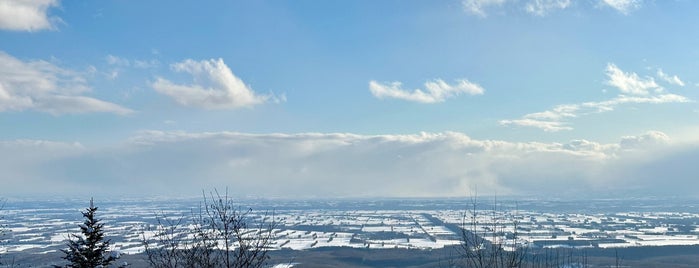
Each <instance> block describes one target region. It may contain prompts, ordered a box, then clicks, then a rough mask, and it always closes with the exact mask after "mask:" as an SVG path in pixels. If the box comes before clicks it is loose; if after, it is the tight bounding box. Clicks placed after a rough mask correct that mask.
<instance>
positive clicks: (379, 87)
mask: <svg viewBox="0 0 699 268" xmlns="http://www.w3.org/2000/svg"><path fill="white" fill-rule="evenodd" d="M424 86H425V88H424V89H414V90H412V91H410V90H405V89H403V84H402V83H401V82H391V83H380V82H377V81H373V80H372V81H369V91H371V94H372V95H374V97H376V98H379V99H386V98H392V99H401V100H406V101H413V102H420V103H437V102H444V101H445V100H447V99H449V98H453V97H456V96H459V95H462V94H468V95H483V93H484V92H485V90H484V89H483V87H481V86H480V85H478V84H476V83H472V82H470V81H468V80H466V79H457V80H456V81H455V83H453V84H449V83H447V82H445V81H444V80H442V79H435V80H433V81H428V82H425V84H424Z"/></svg>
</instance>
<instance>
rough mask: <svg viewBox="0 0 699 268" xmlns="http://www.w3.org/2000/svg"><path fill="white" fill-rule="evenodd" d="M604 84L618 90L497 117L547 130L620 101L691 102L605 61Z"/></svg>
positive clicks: (567, 126) (505, 123)
mask: <svg viewBox="0 0 699 268" xmlns="http://www.w3.org/2000/svg"><path fill="white" fill-rule="evenodd" d="M606 70H607V77H608V79H609V80H608V81H607V84H609V85H612V86H614V87H616V88H617V89H618V90H619V92H620V94H619V95H617V96H616V97H614V98H611V99H608V100H605V101H597V102H594V101H593V102H583V103H578V104H564V105H557V106H555V107H554V108H553V109H551V110H546V111H543V112H537V113H530V114H526V115H524V116H523V117H522V118H521V119H514V120H501V121H500V124H501V125H503V126H522V127H534V128H539V129H541V130H544V131H547V132H557V131H562V130H572V129H573V127H571V126H570V124H569V123H568V122H567V121H566V120H567V119H570V118H575V117H578V116H581V115H588V114H592V113H603V112H610V111H613V110H614V109H615V108H616V107H617V106H619V105H624V104H634V103H638V104H641V103H645V104H663V103H687V102H691V101H692V100H690V99H689V98H687V97H684V96H681V95H677V94H671V93H663V91H664V89H663V88H662V87H660V86H658V84H656V83H655V81H654V80H653V78H649V77H647V78H640V77H639V76H638V75H637V74H636V73H626V72H624V71H622V70H621V69H619V68H618V67H617V66H616V65H614V64H612V63H610V64H608V65H607V69H606Z"/></svg>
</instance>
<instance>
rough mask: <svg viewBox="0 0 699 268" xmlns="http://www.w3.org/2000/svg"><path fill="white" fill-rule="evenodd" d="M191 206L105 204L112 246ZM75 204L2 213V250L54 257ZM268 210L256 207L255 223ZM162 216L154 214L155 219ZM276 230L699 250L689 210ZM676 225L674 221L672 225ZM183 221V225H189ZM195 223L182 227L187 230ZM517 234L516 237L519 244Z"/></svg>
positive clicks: (401, 241) (331, 217)
mask: <svg viewBox="0 0 699 268" xmlns="http://www.w3.org/2000/svg"><path fill="white" fill-rule="evenodd" d="M192 207H193V206H192V204H191V203H169V202H160V203H138V202H136V201H133V202H131V203H128V202H124V203H119V202H114V203H108V204H100V209H99V210H98V212H97V215H98V217H99V218H100V219H102V220H103V223H104V224H105V230H106V233H107V237H108V238H109V239H111V240H112V247H113V249H115V250H118V251H120V252H121V253H123V254H135V253H139V252H142V251H143V250H144V246H143V244H142V240H143V239H144V238H145V239H152V238H153V237H154V235H155V233H156V231H157V228H156V227H157V225H156V218H158V217H159V218H161V219H168V220H171V221H177V220H179V219H181V218H183V217H184V218H185V219H186V218H187V217H188V216H190V215H191V213H192ZM80 211H81V208H80V207H79V205H77V203H76V204H73V203H71V204H69V205H66V204H63V203H55V204H54V203H45V204H42V205H41V208H36V207H33V208H31V207H30V208H23V207H22V204H15V205H10V206H7V207H6V208H5V209H3V210H2V211H0V216H1V217H2V219H0V224H1V225H2V226H5V227H4V230H5V235H4V240H5V241H6V242H5V243H3V244H1V245H0V252H20V251H27V250H31V251H32V252H37V253H41V252H44V253H45V252H52V251H55V250H57V249H60V248H63V247H65V242H66V239H67V238H69V237H70V234H71V233H76V232H77V231H78V227H77V226H78V224H79V223H80V222H81V221H82V218H81V214H80ZM269 211H270V210H260V211H258V210H253V211H252V212H251V213H250V214H249V215H248V216H249V217H251V218H260V217H268V218H269V219H271V213H269ZM156 215H157V216H156ZM273 218H274V220H275V222H276V223H277V224H276V227H275V228H276V229H275V230H273V233H274V234H275V235H274V237H275V239H274V241H273V243H272V244H271V246H272V249H273V250H275V249H283V248H286V249H294V250H304V249H310V248H319V247H354V248H372V249H391V248H419V249H434V248H442V247H445V246H450V245H458V244H459V243H460V241H461V240H460V237H461V230H460V229H459V227H460V226H463V227H465V228H466V229H467V230H469V231H475V233H477V234H479V235H481V236H482V237H483V238H485V239H486V240H488V241H490V242H494V243H501V244H508V243H509V244H515V243H516V244H517V245H531V246H543V247H600V248H609V247H638V246H666V245H699V229H698V228H697V226H698V225H697V222H699V214H695V213H688V212H664V211H658V212H622V213H580V212H576V213H551V212H537V211H525V210H521V209H519V210H506V209H505V210H499V211H489V210H483V211H477V212H476V213H475V216H474V213H472V212H471V211H468V210H459V209H444V208H439V209H418V210H415V209H385V208H382V209H357V207H356V206H353V207H350V208H346V209H342V208H333V209H322V208H313V207H308V208H301V209H300V208H289V209H284V208H281V209H277V208H275V209H274V210H273ZM669 222H672V223H669ZM185 223H186V221H185ZM191 228H192V226H188V225H187V224H182V226H181V229H180V230H182V231H185V230H189V229H191ZM515 237H516V239H515Z"/></svg>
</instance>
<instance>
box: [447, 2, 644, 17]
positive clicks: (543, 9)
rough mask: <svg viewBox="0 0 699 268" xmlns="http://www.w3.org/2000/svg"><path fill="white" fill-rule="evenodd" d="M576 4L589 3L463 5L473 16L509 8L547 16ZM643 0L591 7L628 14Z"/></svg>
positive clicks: (478, 3)
mask: <svg viewBox="0 0 699 268" xmlns="http://www.w3.org/2000/svg"><path fill="white" fill-rule="evenodd" d="M574 4H587V2H582V1H579V2H575V1H573V0H528V1H521V0H519V1H518V0H463V1H462V2H461V5H462V7H463V9H464V11H465V12H466V13H467V14H469V15H473V16H477V17H480V18H486V17H488V16H489V15H490V14H491V13H493V12H504V11H506V10H507V9H519V10H523V11H525V12H526V13H528V14H531V15H534V16H539V17H543V16H547V15H549V14H551V13H554V12H556V11H561V10H565V9H568V8H571V7H572V6H573V5H574ZM642 5H643V2H642V0H599V2H596V4H595V3H593V4H592V5H591V6H590V8H594V7H597V8H600V7H606V8H612V9H614V10H616V11H617V12H619V13H621V14H624V15H628V14H629V13H631V12H633V11H634V10H636V9H639V8H641V7H642Z"/></svg>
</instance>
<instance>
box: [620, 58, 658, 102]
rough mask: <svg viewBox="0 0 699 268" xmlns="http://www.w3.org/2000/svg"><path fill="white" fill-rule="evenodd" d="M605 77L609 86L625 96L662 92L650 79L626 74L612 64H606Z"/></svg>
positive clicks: (634, 74)
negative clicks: (652, 91)
mask: <svg viewBox="0 0 699 268" xmlns="http://www.w3.org/2000/svg"><path fill="white" fill-rule="evenodd" d="M607 77H608V78H609V80H608V81H607V83H608V84H609V85H611V86H614V87H616V88H618V89H619V91H621V92H622V93H625V94H633V95H648V94H649V91H651V90H654V91H656V92H659V91H662V90H663V88H661V87H660V86H658V84H656V83H655V80H654V79H653V78H652V77H646V78H640V77H639V76H638V75H637V74H636V73H626V72H624V71H622V70H621V69H619V67H617V66H616V65H614V64H613V63H609V64H607Z"/></svg>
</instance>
